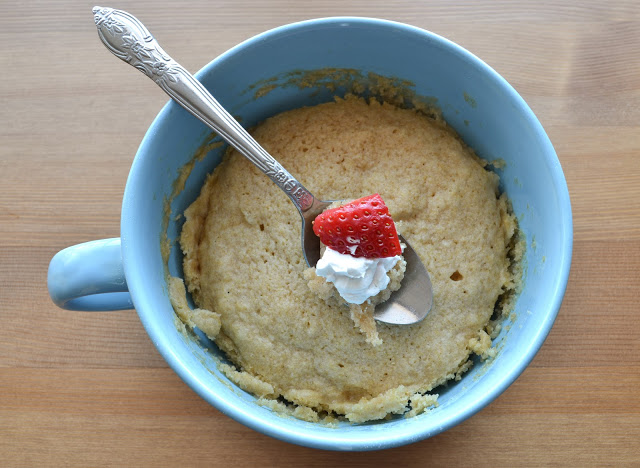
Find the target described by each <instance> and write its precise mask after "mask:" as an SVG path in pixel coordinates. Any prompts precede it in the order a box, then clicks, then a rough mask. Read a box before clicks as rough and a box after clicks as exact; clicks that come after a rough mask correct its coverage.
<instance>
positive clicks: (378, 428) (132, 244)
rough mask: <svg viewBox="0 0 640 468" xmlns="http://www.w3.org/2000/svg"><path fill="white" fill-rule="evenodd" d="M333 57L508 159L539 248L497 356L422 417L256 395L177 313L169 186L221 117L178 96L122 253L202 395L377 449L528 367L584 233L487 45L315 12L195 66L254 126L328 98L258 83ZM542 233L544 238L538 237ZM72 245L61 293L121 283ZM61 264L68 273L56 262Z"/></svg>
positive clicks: (332, 445) (196, 174)
mask: <svg viewBox="0 0 640 468" xmlns="http://www.w3.org/2000/svg"><path fill="white" fill-rule="evenodd" d="M213 39H214V38H213V36H212V40H213ZM177 58H178V60H179V57H177ZM325 67H337V68H343V67H344V68H355V69H358V70H360V71H362V72H363V73H365V74H366V73H367V72H374V73H378V74H380V75H384V76H392V77H399V78H403V79H406V80H410V81H412V82H414V83H415V91H416V92H417V93H418V94H420V95H423V96H431V97H434V98H436V99H437V104H438V105H439V106H440V107H441V109H442V110H443V114H444V117H445V118H446V119H447V121H448V122H449V124H450V125H451V126H453V127H454V128H455V129H456V130H457V131H458V133H459V134H460V135H461V136H462V137H463V139H464V140H465V141H466V142H467V143H468V144H469V145H471V146H472V147H473V148H475V149H476V151H477V152H478V154H479V155H480V156H482V157H485V158H487V159H497V158H500V159H503V160H504V161H505V162H506V166H505V167H504V168H503V169H501V170H499V171H498V172H499V174H500V176H501V179H502V189H503V190H505V191H506V192H507V193H508V195H509V197H510V198H511V200H512V202H513V206H514V211H515V213H516V215H517V216H518V217H519V219H520V227H521V229H522V230H523V231H524V233H525V235H526V237H527V243H528V249H527V256H526V272H525V288H524V291H523V292H522V294H521V296H520V297H519V299H518V302H517V305H516V315H515V319H514V321H513V323H510V324H507V325H509V326H507V327H505V329H503V331H502V332H501V334H500V335H499V337H498V338H497V340H496V341H497V346H498V348H499V350H500V351H499V353H498V356H497V357H496V358H495V360H493V361H490V362H488V363H478V365H476V366H474V368H473V369H472V370H471V371H470V372H469V373H467V374H465V376H464V377H463V379H462V380H461V381H460V382H457V383H452V384H450V385H449V386H448V387H447V388H443V389H439V390H442V391H441V392H440V393H441V396H440V399H439V406H438V407H437V408H435V409H433V410H432V411H431V412H429V413H426V414H423V415H420V416H418V417H416V418H411V419H403V418H396V419H393V420H391V421H386V422H381V423H368V424H361V425H353V424H348V423H340V424H339V425H338V427H337V428H331V427H326V426H322V425H319V424H313V423H308V422H304V421H300V420H296V419H293V418H285V417H282V416H279V415H278V414H275V413H273V412H272V411H271V410H269V409H266V408H262V407H260V406H258V405H256V404H255V398H254V397H253V396H252V395H250V394H247V393H245V392H243V391H242V390H239V389H238V388H237V387H235V386H234V385H232V384H230V383H229V381H228V380H227V379H226V378H225V377H224V376H223V375H221V374H220V372H219V371H218V370H217V367H216V364H217V362H218V359H223V358H224V357H223V356H222V355H221V353H220V352H219V351H218V350H217V348H216V347H215V345H213V344H212V343H210V342H208V341H207V340H205V339H202V343H200V342H199V340H197V339H195V338H194V339H185V336H184V335H183V334H182V333H180V332H179V331H178V330H177V329H176V326H175V314H174V312H173V309H172V308H171V304H170V302H169V300H168V295H167V286H166V281H165V275H164V266H163V260H162V256H161V252H160V238H161V232H162V215H163V200H164V199H165V197H169V196H170V194H171V193H172V183H173V181H174V180H175V179H176V178H177V176H178V171H179V170H180V168H181V167H182V166H183V165H184V164H185V163H186V162H188V161H189V160H190V159H191V158H192V156H193V154H194V152H195V151H196V149H197V148H198V147H199V146H200V145H201V144H202V143H203V142H204V139H205V137H206V135H207V134H208V133H209V131H208V129H207V128H206V127H205V126H204V125H203V124H201V123H200V122H199V121H198V120H196V119H195V118H194V117H192V116H191V115H190V114H188V113H187V112H186V111H184V110H183V109H181V108H180V107H179V106H178V105H177V104H175V103H173V102H169V103H168V104H167V105H166V106H165V107H164V108H163V109H162V111H161V112H160V114H159V115H158V117H157V118H156V119H155V121H154V122H153V124H152V125H151V127H150V129H149V131H148V132H147V134H146V136H145V138H144V140H143V141H142V144H141V145H140V148H139V150H138V153H137V155H136V157H135V160H134V162H133V165H132V168H131V172H130V174H129V179H128V181H127V186H126V190H125V195H124V202H123V208H122V224H121V235H122V258H123V260H124V271H125V276H126V279H127V283H128V287H129V290H130V291H131V296H132V298H133V302H134V304H135V306H136V310H137V312H138V314H139V316H140V319H141V321H142V323H143V324H144V326H145V328H146V330H147V332H148V334H149V336H150V337H151V339H152V341H153V343H154V344H155V345H156V347H157V348H158V350H159V351H160V353H161V354H162V355H163V356H164V358H165V359H166V360H167V362H168V363H169V365H170V366H171V367H172V368H173V369H174V370H175V371H176V373H177V374H178V375H180V377H181V378H182V379H183V380H184V381H185V382H186V383H187V384H188V385H189V386H190V387H191V388H193V389H194V390H195V391H196V392H197V393H198V394H199V395H200V396H202V398H204V399H205V400H207V401H208V402H210V403H211V404H212V405H214V406H215V407H216V408H218V409H219V410H220V411H222V412H223V413H225V414H227V415H229V416H230V417H232V418H234V419H236V420H237V421H240V422H241V423H243V424H246V425H247V426H249V427H252V428H254V429H256V430H258V431H261V432H263V433H265V434H268V435H271V436H273V437H276V438H278V439H282V440H285V441H288V442H292V443H295V444H300V445H305V446H309V447H317V448H323V449H331V450H375V449H382V448H388V447H394V446H399V445H403V444H407V443H411V442H415V441H418V440H421V439H424V438H427V437H430V436H433V435H435V434H438V433H440V432H442V431H444V430H446V429H448V428H450V427H452V426H454V425H455V424H458V423H460V422H461V421H463V420H464V419H466V418H468V417H469V416H471V415H473V414H474V413H476V412H477V411H479V410H480V409H482V408H483V407H484V406H485V405H487V404H489V403H490V402H491V401H492V400H493V399H495V398H496V397H497V396H498V395H499V394H500V393H501V392H502V391H504V390H505V389H506V388H507V387H508V386H509V385H510V384H511V383H512V382H513V381H514V380H515V379H516V378H517V377H518V375H519V374H520V373H521V372H522V371H523V370H524V369H525V367H526V366H527V365H528V364H529V362H530V361H531V359H533V357H534V355H535V354H536V352H537V351H538V349H539V348H540V346H541V345H542V343H543V341H544V339H545V338H546V336H547V334H548V332H549V330H550V328H551V326H552V324H553V322H554V320H555V317H556V315H557V312H558V310H559V308H560V304H561V301H562V297H563V294H564V290H565V287H566V283H567V279H568V275H569V267H570V263H571V252H572V238H573V232H572V218H571V206H570V201H569V194H568V190H567V185H566V182H565V179H564V176H563V173H562V169H561V167H560V163H559V162H558V159H557V157H556V154H555V151H554V149H553V147H552V145H551V142H550V141H549V139H548V137H547V135H546V133H545V132H544V130H543V128H542V126H541V125H540V123H539V122H538V120H537V119H536V117H535V115H534V114H533V112H532V111H531V109H530V108H529V107H528V106H527V105H526V103H525V102H524V101H523V100H522V98H521V97H520V96H519V95H518V94H517V92H516V91H515V90H514V89H513V88H512V87H511V86H510V85H509V84H507V82H506V81H505V80H504V79H503V78H501V77H500V76H499V75H498V74H497V73H496V72H495V71H493V70H492V69H491V68H490V67H489V66H487V65H486V64H485V63H484V62H482V61H480V60H479V59H478V58H476V57H475V56H473V55H472V54H470V53H469V52H467V51H466V50H464V49H462V48H461V47H459V46H457V45H455V44H453V43H451V42H449V41H447V40H446V39H443V38H441V37H439V36H437V35H434V34H432V33H429V32H426V31H424V30H421V29H417V28H414V27H411V26H407V25H402V24H398V23H392V22H388V21H383V20H376V19H365V18H328V19H319V20H311V21H307V22H302V23H297V24H293V25H288V26H284V27H281V28H277V29H275V30H272V31H268V32H266V33H264V34H261V35H259V36H257V37H254V38H252V39H250V40H248V41H246V42H244V43H242V44H240V45H238V46H237V47H235V48H233V49H231V50H230V51H228V52H226V53H225V54H223V55H221V56H220V57H218V58H216V59H215V60H214V61H213V62H211V63H210V64H208V65H207V66H206V67H204V68H203V69H202V70H201V71H200V72H199V73H198V74H197V77H198V78H199V79H200V80H201V81H202V82H203V83H204V84H205V86H207V88H209V89H210V90H211V91H212V94H213V95H214V96H215V97H216V98H217V99H218V100H219V101H220V102H221V103H222V104H223V105H224V106H225V107H227V108H228V109H229V110H230V111H231V112H232V113H233V114H234V115H235V116H237V117H240V118H241V122H242V123H243V124H244V125H246V126H250V125H253V124H255V123H257V122H259V121H260V120H263V119H264V118H265V117H268V116H269V115H273V114H274V113H277V112H279V111H282V110H285V109H290V108H294V107H299V106H301V105H309V104H315V103H317V102H319V101H322V100H326V99H328V98H329V96H328V94H327V93H319V94H318V93H314V91H315V90H312V89H307V90H300V89H297V88H295V87H283V88H277V89H276V90H274V91H273V92H271V93H268V94H267V95H265V96H263V97H261V98H259V99H252V95H251V92H250V91H248V90H249V87H250V86H251V85H253V84H255V83H256V82H258V81H259V80H263V79H268V78H272V77H274V76H279V75H280V76H281V75H282V74H283V73H285V72H290V71H294V70H300V69H308V70H312V69H320V68H325ZM105 125H108V122H105ZM221 151H222V149H218V150H214V151H212V152H211V153H210V154H209V155H208V156H207V158H205V159H204V160H203V161H201V162H198V163H197V164H196V165H195V167H194V170H193V172H192V175H191V177H189V179H188V181H187V184H186V187H185V190H184V191H183V192H182V193H181V194H180V195H179V196H178V197H177V198H176V199H175V200H174V201H173V203H172V212H173V213H174V214H176V213H181V212H182V211H183V210H184V208H186V207H187V206H188V205H189V204H190V203H191V202H192V201H193V200H194V199H195V197H196V196H197V194H198V192H199V189H200V187H201V185H202V182H203V180H204V178H205V177H206V174H207V173H208V172H210V171H211V170H212V169H213V168H214V167H215V165H216V164H217V163H218V162H219V159H220V155H221ZM292 209H293V207H292ZM172 219H173V218H172ZM180 227H181V225H180V221H177V222H176V221H173V220H172V221H171V223H170V224H169V229H168V235H169V238H170V239H171V240H175V239H176V237H177V234H178V233H179V230H180ZM534 238H535V241H536V247H535V249H534V248H531V240H532V239H534ZM112 247H113V245H112ZM72 249H74V248H72ZM73 253H74V256H76V258H78V255H85V254H86V255H85V260H83V261H84V262H86V263H87V264H88V266H87V265H84V266H83V268H84V269H83V271H85V272H91V273H87V274H86V275H80V277H82V276H85V277H86V278H87V284H82V281H78V280H74V281H73V282H72V286H67V287H62V286H59V285H58V284H57V282H58V281H61V280H60V279H59V278H60V276H59V275H58V274H57V272H56V270H58V268H59V267H58V266H56V265H57V260H56V259H54V261H52V266H51V268H50V276H49V287H50V291H52V297H54V300H55V301H56V303H58V304H60V305H64V304H67V306H69V304H70V303H69V302H67V301H66V299H67V298H68V297H71V296H73V297H76V296H78V291H87V290H88V289H87V288H88V287H89V286H91V287H96V288H97V291H99V292H111V290H108V287H107V286H105V285H104V284H102V283H98V284H97V285H96V284H95V283H93V282H92V281H94V280H95V278H100V275H96V274H95V272H93V271H92V269H95V268H97V269H101V268H102V267H101V266H92V265H98V264H101V262H102V261H103V260H104V258H105V255H106V256H108V255H109V254H107V253H106V251H105V252H100V251H99V250H98V251H96V250H95V249H89V250H84V251H82V253H78V251H74V252H73ZM112 254H113V255H114V258H116V259H117V258H118V257H117V255H116V254H115V253H113V252H112ZM63 263H64V262H63ZM80 263H81V262H80ZM51 269H53V270H54V273H56V274H54V275H53V276H52V273H51ZM169 269H170V271H171V273H172V274H174V275H180V274H181V273H182V271H181V256H180V252H179V249H177V248H176V247H175V246H174V248H173V250H172V255H171V258H170V261H169ZM59 271H62V270H58V272H59ZM67 271H68V270H67ZM105 276H106V277H107V278H110V277H111V276H112V275H108V274H107V275H105ZM89 279H91V281H89ZM103 305H104V304H103ZM202 344H204V345H205V347H207V348H208V349H207V350H206V351H205V350H204V349H203V348H202V346H201V345H202Z"/></svg>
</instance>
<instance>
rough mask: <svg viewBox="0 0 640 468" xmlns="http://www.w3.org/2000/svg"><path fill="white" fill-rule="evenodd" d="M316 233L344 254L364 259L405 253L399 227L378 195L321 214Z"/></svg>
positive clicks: (327, 244)
mask: <svg viewBox="0 0 640 468" xmlns="http://www.w3.org/2000/svg"><path fill="white" fill-rule="evenodd" d="M313 232H315V234H316V235H317V236H318V237H320V241H321V242H322V243H323V244H324V245H326V246H327V247H329V248H331V249H333V250H336V251H338V252H340V253H341V254H347V255H352V256H354V257H365V258H385V257H394V256H396V255H401V254H402V248H401V247H400V239H399V238H398V233H397V232H396V225H395V223H394V222H393V219H392V218H391V216H390V215H389V208H387V205H386V204H385V203H384V201H383V200H382V197H380V195H378V194H377V193H376V194H373V195H369V196H368V197H364V198H359V199H358V200H354V201H352V202H349V203H347V204H345V205H342V206H339V207H337V208H333V209H330V210H327V211H324V212H323V213H320V214H319V215H318V216H317V217H316V219H315V221H314V222H313Z"/></svg>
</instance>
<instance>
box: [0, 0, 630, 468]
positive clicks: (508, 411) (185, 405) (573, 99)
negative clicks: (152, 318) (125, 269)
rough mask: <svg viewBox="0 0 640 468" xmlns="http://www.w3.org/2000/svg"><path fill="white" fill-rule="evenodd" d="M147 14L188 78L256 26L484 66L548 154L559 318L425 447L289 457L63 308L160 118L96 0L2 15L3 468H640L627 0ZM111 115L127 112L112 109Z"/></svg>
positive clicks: (275, 0)
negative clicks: (341, 19)
mask: <svg viewBox="0 0 640 468" xmlns="http://www.w3.org/2000/svg"><path fill="white" fill-rule="evenodd" d="M162 5H164V6H162V7H159V6H158V4H157V3H156V2H152V1H149V0H142V1H135V2H134V1H132V0H125V1H122V2H120V3H119V4H118V5H117V7H118V8H122V9H125V10H128V11H131V12H132V13H133V14H135V15H137V16H139V17H141V18H143V20H144V22H145V24H147V26H148V27H149V28H150V29H151V30H152V31H153V33H154V35H155V36H156V37H157V38H158V39H159V41H160V42H161V43H162V44H163V45H166V48H167V49H168V50H169V52H170V53H171V54H172V55H173V56H174V57H176V58H177V59H178V60H179V61H180V62H181V63H182V64H184V65H185V66H186V67H187V68H188V69H190V70H197V69H199V68H200V67H202V66H203V65H204V64H205V63H207V62H208V61H209V60H210V59H212V58H213V57H215V56H217V55H218V54H220V53H222V52H223V51H225V50H226V49H228V48H230V47H232V46H233V45H235V44H237V43H238V42H240V41H242V40H244V39H246V38H248V37H251V36H253V35H255V34H257V33H260V32H262V31H264V30H267V29H269V28H272V27H276V26H279V25H281V24H285V23H288V22H292V21H298V20H302V19H308V18H316V17H323V16H337V15H358V16H374V17H381V18H386V19H391V20H396V21H402V22H406V23H410V24H413V25H415V26H418V27H422V28H425V29H429V30H432V31H434V32H436V33H438V34H441V35H444V36H445V37H447V38H449V39H451V40H453V41H455V42H458V43H459V44H461V45H462V46H463V47H466V48H467V49H469V50H471V51H472V52H473V53H475V54H477V55H478V56H480V57H482V58H483V59H484V60H485V61H486V62H487V63H488V64H489V65H491V66H492V67H494V68H495V69H496V70H497V71H498V72H499V73H501V74H502V75H503V76H504V77H505V78H506V79H507V80H508V81H509V82H510V83H512V84H513V85H514V87H515V88H516V89H517V90H518V91H519V92H520V93H521V94H522V96H523V97H524V98H525V100H526V101H527V102H528V103H529V105H530V106H531V108H532V109H533V110H534V112H535V113H536V114H537V115H538V117H539V118H540V120H541V122H542V124H543V125H544V126H545V128H546V130H547V131H548V133H549V136H550V138H551V140H552V142H553V143H554V146H555V148H556V150H557V152H558V156H559V158H560V162H561V164H562V166H563V169H564V171H565V176H566V178H567V183H568V185H569V190H570V193H571V200H572V207H573V214H574V229H575V243H574V256H573V264H572V271H571V276H570V280H569V285H568V287H567V293H566V297H565V300H564V303H563V306H562V309H561V311H560V314H559V316H558V319H557V321H556V323H555V325H554V327H553V329H552V331H551V333H550V335H549V337H548V339H547V341H546V343H545V345H544V346H543V348H542V350H541V351H540V353H539V354H538V355H537V357H536V358H535V360H534V361H533V363H532V364H531V366H529V368H528V369H527V370H526V371H525V372H524V374H523V375H522V376H521V377H520V378H519V379H518V380H517V381H516V382H515V383H514V384H513V385H512V386H511V387H510V388H509V389H508V390H507V391H506V392H505V393H504V394H503V395H502V396H500V397H499V398H498V399H497V400H496V401H495V402H494V403H492V404H491V405H490V406H489V407H487V408H486V409H484V410H483V411H482V412H480V413H479V414H477V415H476V416H474V417H473V418H471V419H469V420H468V421H466V422H464V423H462V424H460V425H459V426H457V427H455V428H453V429H451V430H450V431H447V432H445V433H443V434H441V435H439V436H437V437H434V438H432V439H429V440H425V441H422V442H419V443H416V444H413V445H410V446H407V447H401V448H398V449H392V450H387V451H383V452H380V453H351V454H343V453H332V452H322V451H316V450H311V449H306V448H302V447H297V446H292V445H289V444H286V443H283V442H280V441H276V440H273V439H271V438H269V437H266V436H263V435H261V434H258V433H256V432H254V431H252V430H250V429H248V428H246V427H244V426H242V425H240V424H238V423H236V422H234V421H232V420H230V419H229V418H227V417H226V416H224V415H222V414H221V413H219V412H218V411H216V410H215V409H213V408H212V407H211V406H209V405H208V404H207V403H205V402H204V401H203V400H202V399H200V398H199V397H198V396H197V395H196V394H195V393H194V392H193V391H191V390H190V389H189V388H188V387H187V386H186V385H185V384H184V383H183V382H182V381H181V380H180V379H179V378H178V377H177V376H176V375H175V374H174V373H173V372H172V371H171V370H170V369H169V368H168V367H167V365H166V363H165V362H164V360H163V359H162V358H161V357H160V355H159V354H158V353H157V352H156V350H155V348H154V347H153V345H152V344H151V342H150V340H149V339H148V337H147V335H146V334H145V332H144V329H143V328H142V325H141V324H140V321H139V320H138V318H137V315H136V314H135V312H134V311H122V312H113V313H104V314H95V313H82V312H68V311H63V310H60V309H57V308H56V307H55V306H54V305H53V304H52V303H51V301H50V300H49V298H48V295H47V289H46V272H47V266H48V262H49V260H50V259H51V257H52V256H53V254H55V253H56V252H57V251H58V250H60V249H62V248H64V247H66V246H68V245H71V244H75V243H79V242H83V241H87V240H92V239H97V238H103V237H116V236H118V235H119V218H120V206H121V201H122V193H123V190H124V185H125V182H126V177H127V173H128V171H129V166H130V164H131V161H132V158H133V155H134V154H135V152H136V150H137V147H138V145H139V143H140V140H141V139H142V137H143V135H144V133H145V131H146V128H147V127H148V126H149V124H150V123H151V120H152V119H153V117H154V116H155V115H156V113H157V112H158V110H159V109H160V108H161V106H162V105H163V104H164V102H165V101H166V97H165V96H164V95H162V94H161V93H160V91H158V90H157V89H155V87H153V86H148V85H147V83H145V82H144V80H145V79H144V78H143V77H142V76H138V77H136V75H134V74H132V72H131V70H129V69H128V68H127V67H125V66H121V65H118V64H117V63H116V61H115V59H113V57H110V56H109V55H108V54H107V53H106V52H105V51H104V49H103V48H102V46H101V45H100V44H99V42H98V40H97V37H96V33H95V27H94V25H93V21H92V15H91V13H90V11H91V7H92V6H93V4H92V3H88V2H85V1H79V0H62V1H61V2H57V3H56V4H55V6H54V4H51V3H50V2H45V1H43V0H39V1H35V0H27V1H25V2H20V3H13V2H11V3H10V2H3V3H0V44H2V46H1V47H0V63H1V64H2V69H3V72H4V73H5V76H4V79H3V80H2V81H1V82H0V104H1V106H2V113H1V114H0V119H2V120H1V124H0V138H1V144H0V174H1V177H2V183H1V186H0V187H1V189H2V190H0V320H1V323H2V326H1V327H0V466H10V467H14V466H15V467H20V466H29V467H30V466H176V465H178V464H180V465H182V464H187V465H196V466H199V465H207V466H251V467H253V466H310V467H314V466H327V465H335V466H350V467H359V466H372V465H375V466H385V465H397V466H470V465H473V466H563V467H564V466H616V467H618V466H640V444H639V442H638V441H639V440H640V391H638V388H640V339H639V338H638V336H639V332H640V314H639V313H638V312H639V311H640V307H639V306H638V296H639V292H640V53H639V52H638V51H639V50H640V49H639V47H640V8H638V4H637V2H636V1H632V0H631V1H626V2H625V1H613V2H604V1H580V2H578V1H576V0H570V1H566V2H555V1H550V0H548V1H537V2H534V1H525V0H519V1H498V2H496V1H489V0H479V1H475V0H465V1H456V2H450V1H448V0H435V1H430V2H423V1H417V0H416V1H398V2H369V1H368V0H340V1H338V0H322V1H318V2H294V1H287V0H265V1H261V2H259V1H252V0H235V1H230V0H224V1H217V2H207V1H205V0H196V1H192V2H188V3H187V2H184V3H179V4H162ZM123 103H127V104H126V105H123Z"/></svg>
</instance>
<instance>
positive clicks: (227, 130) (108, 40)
mask: <svg viewBox="0 0 640 468" xmlns="http://www.w3.org/2000/svg"><path fill="white" fill-rule="evenodd" d="M93 15H94V20H95V23H96V26H97V28H98V35H99V36H100V39H101V40H102V42H103V43H104V45H105V46H106V47H107V49H109V50H110V51H111V52H112V53H113V54H114V55H115V56H116V57H118V58H119V59H122V60H124V61H125V62H127V63H128V64H129V65H131V66H133V67H135V68H137V69H138V70H140V71H141V72H142V73H144V74H145V75H147V76H148V77H149V78H151V79H152V80H153V81H155V82H156V84H157V85H158V86H160V87H161V88H162V89H163V91H164V92H165V93H167V94H168V95H169V96H171V97H172V98H173V99H174V100H176V101H177V102H178V103H179V104H180V105H182V106H183V107H184V108H185V109H187V110H188V111H189V112H191V113H192V114H193V115H195V116H196V117H198V118H199V119H200V120H202V121H203V122H204V123H205V124H207V125H208V126H209V127H211V128H212V129H213V130H215V131H216V132H217V133H218V134H220V136H221V137H222V138H224V140H225V141H227V142H228V143H229V144H231V145H232V146H233V147H234V148H236V149H237V150H238V151H239V152H240V153H241V154H243V155H244V156H246V157H247V158H248V159H249V160H250V161H251V162H252V163H253V164H255V165H256V166H257V167H258V168H259V169H260V170H261V171H262V172H264V173H265V174H266V175H267V176H269V178H270V179H271V180H272V181H273V182H275V184H276V185H278V187H280V188H281V189H282V190H284V192H285V193H286V194H287V195H288V196H289V198H290V199H291V201H292V202H293V204H294V205H295V206H296V208H298V211H300V214H301V215H304V212H305V211H307V210H308V209H309V208H310V207H311V206H312V205H313V204H314V196H313V195H312V194H311V193H310V192H309V191H308V190H307V189H306V188H304V186H303V185H302V184H301V183H300V182H298V181H297V180H296V178H295V177H293V176H292V175H291V174H290V173H289V172H288V171H287V170H286V169H285V168H283V167H282V166H281V165H280V163H278V161H276V160H275V159H274V158H273V156H271V155H270V154H269V153H267V152H266V151H265V150H264V149H263V148H262V147H261V146H260V145H259V144H258V142H257V141H255V140H254V139H253V137H251V135H249V133H247V131H246V130H245V129H244V128H243V127H242V126H241V125H240V124H239V123H238V122H237V121H236V120H235V119H234V118H233V117H232V116H231V115H230V114H229V113H228V112H227V111H226V110H225V109H224V108H223V107H222V106H221V105H220V104H219V103H218V101H216V100H215V99H214V97H213V96H212V95H211V94H210V93H209V92H208V91H207V90H206V89H205V87H204V86H203V85H202V84H201V83H200V82H199V81H198V80H196V79H195V78H194V77H193V76H192V75H191V74H190V73H189V72H188V71H187V70H185V69H184V68H183V67H182V66H181V65H180V64H178V63H177V62H176V61H175V60H173V59H172V58H171V57H170V56H169V55H168V54H167V53H166V52H165V51H164V50H163V49H162V47H160V45H159V44H158V42H157V41H156V40H155V39H154V37H153V36H152V35H151V33H149V31H148V30H147V28H145V27H144V25H143V24H142V23H141V22H140V21H138V19H136V18H135V17H134V16H132V15H130V14H129V13H127V12H125V11H122V10H115V9H113V8H103V7H94V8H93Z"/></svg>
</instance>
